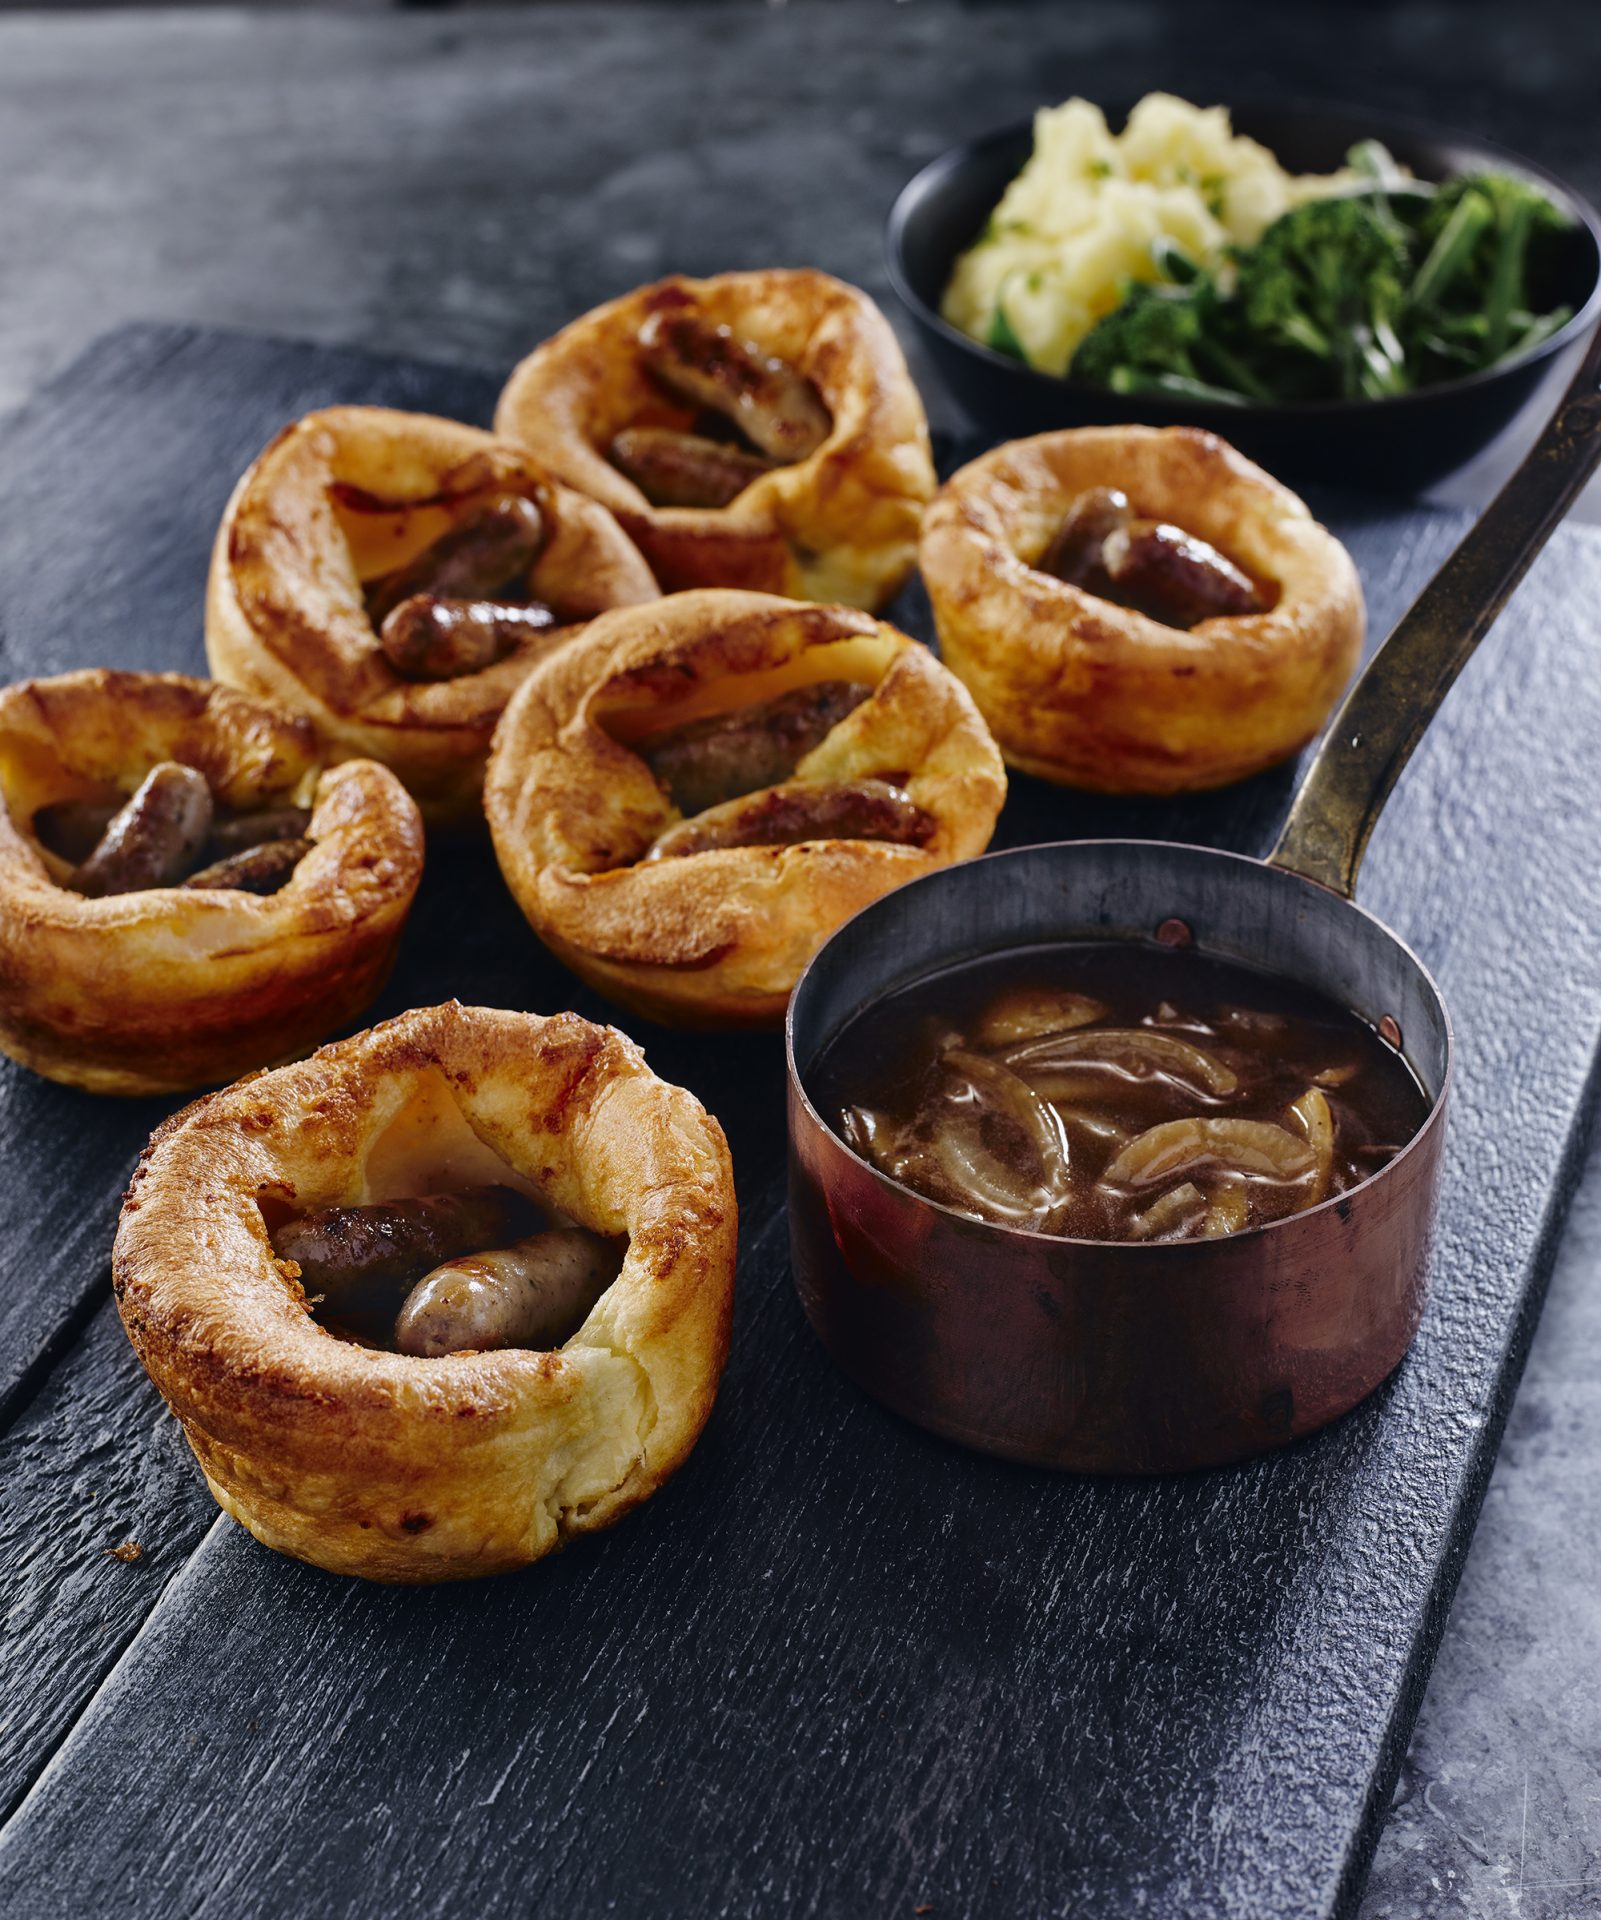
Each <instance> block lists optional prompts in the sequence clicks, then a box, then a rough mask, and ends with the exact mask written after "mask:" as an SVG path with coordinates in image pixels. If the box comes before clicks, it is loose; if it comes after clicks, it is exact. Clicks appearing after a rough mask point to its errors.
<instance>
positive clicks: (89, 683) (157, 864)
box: [0, 669, 423, 1094]
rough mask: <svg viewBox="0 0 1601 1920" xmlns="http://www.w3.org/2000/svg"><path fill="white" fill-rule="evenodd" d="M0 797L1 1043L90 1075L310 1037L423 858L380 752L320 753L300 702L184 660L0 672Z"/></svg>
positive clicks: (351, 991) (165, 1070)
mask: <svg viewBox="0 0 1601 1920" xmlns="http://www.w3.org/2000/svg"><path fill="white" fill-rule="evenodd" d="M130 796H132V798H130ZM0 801H3V806H0V1048H3V1049H4V1051H5V1052H6V1053H8V1054H10V1055H11V1057H12V1058H13V1059H14V1060H20V1061H21V1062H22V1064H23V1065H24V1066H26V1067H31V1068H32V1069H33V1070H34V1072H36V1073H42V1074H46V1075H48V1076H49V1078H50V1079H52V1080H61V1081H65V1082H66V1083H67V1084H68V1085H69V1086H77V1087H85V1088H87V1089H89V1091H90V1092H93V1093H124V1094H133V1093H168V1092H175V1091H180V1090H186V1089H189V1088H193V1087H198V1086H205V1085H207V1084H210V1083H214V1082H217V1081H220V1080H227V1079H231V1078H232V1077H233V1076H235V1075H236V1074H240V1073H243V1072H246V1071H247V1070H248V1069H250V1068H253V1067H259V1066H262V1065H264V1064H265V1063H266V1062H268V1061H271V1060H282V1059H286V1058H288V1057H290V1056H291V1055H293V1054H295V1053H297V1052H303V1051H304V1050H305V1049H306V1048H308V1047H311V1046H314V1045H316V1043H317V1042H318V1041H319V1040H322V1039H325V1038H326V1037H327V1035H328V1034H329V1033H331V1032H332V1031H333V1030H334V1029H335V1028H336V1027H338V1026H341V1025H342V1024H343V1023H344V1022H345V1021H347V1020H349V1019H351V1018H352V1017H353V1016H354V1015H355V1014H357V1013H359V1012H360V1011H361V1009H362V1008H363V1007H365V1006H366V1005H367V1003H368V1002H369V1001H370V1000H371V999H372V997H373V995H374V994H375V993H376V992H377V991H378V988H379V987H380V986H381V985H382V983H383V980H384V978H385V976H386V974H387V973H388V971H389V966H390V962H391V960H392V959H393V957H394V952H395V948H396V945H397V943H398V942H399V939H400V933H401V929H402V927H403V926H404V925H405V920H406V914H407V912H408V911H409V910H410V907H411V902H412V896H413V895H414V894H415V893H416V891H417V882H418V880H419V879H420V877H421V875H422V863H423V835H422V822H421V820H420V819H419V817H418V814H417V808H416V806H415V805H414V804H413V802H412V800H411V799H410V797H409V796H408V794H407V793H406V791H405V789H404V788H403V787H402V786H401V784H400V782H399V781H398V780H396V779H395V777H394V775H393V774H391V773H390V772H388V771H387V769H385V768H383V767H379V766H374V765H373V763H372V762H371V761H370V760H355V761H350V762H348V763H347V764H345V765H343V766H339V767H335V768H333V769H332V770H331V771H327V772H324V771H323V769H322V760H321V756H320V753H319V749H318V744H317V739H316V734H315V732H314V730H313V728H312V726H311V724H310V723H309V722H308V721H306V720H304V719H302V718H300V717H299V716H298V715H294V714H286V713H281V712H278V711H277V710H275V709H274V708H272V707H268V706H264V705H262V703H261V702H259V701H256V700H251V699H247V698H246V697H245V696H244V695H243V694H238V693H233V692H230V691H229V690H228V689H227V688H225V687H216V686H212V685H210V684H209V683H208V682H206V681H203V680H190V679H185V678H184V677H182V676H181V675H178V674H143V673H112V672H107V671H104V670H102V669H96V670H93V671H90V672H86V673H68V674H63V675H61V676H60V678H58V679H53V680H28V681H23V682H21V683H19V684H18V685H16V686H11V687H7V688H5V689H4V690H0Z"/></svg>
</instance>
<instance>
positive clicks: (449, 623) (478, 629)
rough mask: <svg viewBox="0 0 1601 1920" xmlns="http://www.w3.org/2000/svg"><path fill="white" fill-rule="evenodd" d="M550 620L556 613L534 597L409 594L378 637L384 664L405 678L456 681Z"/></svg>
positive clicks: (480, 668) (514, 646)
mask: <svg viewBox="0 0 1601 1920" xmlns="http://www.w3.org/2000/svg"><path fill="white" fill-rule="evenodd" d="M555 625H556V615H555V614H554V613H553V612H552V611H551V609H550V608H549V607H547V606H545V605H544V604H543V603H542V602H539V601H530V602H529V603H528V604H527V605H520V604H517V603H515V602H511V601H501V600H441V599H439V598H437V597H436V596H435V595H434V594H431V593H414V594H413V595H412V597H411V598H410V599H409V600H402V601H401V603H400V605H399V606H398V607H395V608H394V609H393V610H392V611H391V612H390V613H389V614H388V615H387V617H386V618H385V620H384V624H383V626H382V628H381V629H380V630H379V634H378V641H379V644H380V645H381V646H382V648H383V650H384V652H385V653H386V654H387V655H388V657H389V664H390V665H391V666H392V667H393V668H394V669H395V671H396V673H403V674H404V675H405V676H406V678H407V679H408V680H459V679H460V678H461V677H462V675H463V674H468V673H481V672H482V671H483V669H484V668H485V667H492V666H493V665H494V664H495V662H496V661H497V660H499V659H502V658H504V656H505V655H506V654H508V653H512V652H514V651H515V650H516V649H517V648H518V647H519V646H521V645H522V643H523V642H524V641H525V640H529V639H532V638H533V637H534V636H535V635H537V634H541V633H548V632H549V631H550V630H551V628H552V627H554V626H555Z"/></svg>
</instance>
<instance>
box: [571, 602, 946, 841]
mask: <svg viewBox="0 0 1601 1920" xmlns="http://www.w3.org/2000/svg"><path fill="white" fill-rule="evenodd" d="M886 665H887V659H886V658H885V656H884V650H883V648H882V646H881V645H878V644H875V643H873V642H871V641H866V640H852V641H845V642H837V643H834V644H832V645H827V646H820V647H814V648H811V649H808V651H807V652H806V653H805V654H803V655H802V656H800V658H799V659H798V660H795V661H791V662H788V663H786V664H785V665H784V666H782V667H780V668H774V669H771V670H768V671H764V672H759V673H746V674H727V675H722V676H719V677H716V678H713V679H710V680H707V681H702V682H700V683H698V684H697V685H695V686H694V687H693V688H690V689H688V690H686V691H684V692H683V693H681V694H680V695H679V696H678V697H677V698H671V697H669V698H668V699H667V700H665V701H663V702H659V703H658V704H656V705H655V706H653V707H651V708H649V709H645V708H643V707H641V706H638V705H635V704H632V703H626V704H625V703H622V702H613V703H611V704H607V703H605V702H601V703H598V704H597V707H596V709H595V717H596V718H597V719H598V720H599V721H600V723H601V725H602V726H603V727H605V728H606V730H607V731H608V732H609V733H611V735H612V737H613V738H614V739H617V740H618V741H619V743H620V744H623V745H626V746H628V747H629V748H630V749H631V750H632V751H633V752H635V753H637V754H638V755H639V756H640V758H641V759H643V760H644V762H645V764H646V765H647V766H648V767H649V768H650V770H651V772H652V773H653V774H654V775H655V777H656V781H657V784H658V785H659V786H660V787H661V789H662V791H663V792H664V794H665V795H666V796H667V797H668V798H669V799H670V800H671V801H672V803H673V805H674V807H675V808H676V809H677V810H678V811H679V813H680V814H681V815H682V816H684V817H683V818H682V819H680V820H679V821H678V822H676V823H675V824H673V825H671V826H669V827H667V828H666V829H665V830H664V831H663V832H662V833H661V834H659V835H658V836H657V838H656V840H655V841H654V843H653V844H652V846H651V847H650V849H649V851H648V852H647V854H646V858H647V859H649V860H653V861H654V860H661V859H677V858H683V857H685V856H687V855H689V854H693V853H708V852H713V851H716V850H718V849H725V848H732V847H760V846H793V845H798V844H801V843H803V842H806V841H811V840H889V841H895V842H899V843H902V844H911V845H919V846H921V845H924V844H926V842H927V841H928V840H929V839H930V838H931V837H932V834H933V832H934V821H933V819H932V818H931V816H930V815H929V814H927V813H926V812H925V811H924V810H923V809H922V808H921V807H919V806H917V805H916V804H915V802H913V801H912V800H911V798H910V797H909V795H907V794H906V793H905V791H904V790H903V787H902V785H901V783H902V782H903V781H904V780H905V778H906V777H907V776H906V773H905V772H904V771H901V772H897V773H894V774H879V775H873V776H866V777H834V778H820V777H816V776H813V777H809V778H802V777H798V776H799V769H800V767H801V765H802V763H803V762H804V761H805V760H806V758H807V756H808V755H809V754H811V753H813V752H814V751H815V750H816V749H817V748H818V747H820V746H821V745H822V743H823V742H824V741H825V740H826V739H827V738H828V736H829V735H830V734H831V733H832V732H833V731H834V729H835V728H836V727H837V726H839V725H840V724H841V722H842V721H844V720H846V719H848V718H849V716H850V715H851V714H852V713H854V712H855V710H856V708H857V707H859V706H861V705H862V704H863V702H865V701H866V700H868V699H870V698H871V697H872V693H873V687H874V685H875V684H876V682H877V681H878V680H879V679H880V678H881V677H882V674H883V672H884V669H885V667H886ZM831 668H832V672H831V671H830V669H831Z"/></svg>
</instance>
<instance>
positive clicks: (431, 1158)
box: [263, 1072, 625, 1358]
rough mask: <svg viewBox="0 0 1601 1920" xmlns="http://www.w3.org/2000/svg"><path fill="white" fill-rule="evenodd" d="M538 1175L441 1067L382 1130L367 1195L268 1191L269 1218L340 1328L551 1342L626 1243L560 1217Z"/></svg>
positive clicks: (404, 1339)
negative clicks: (519, 1163) (458, 1095)
mask: <svg viewBox="0 0 1601 1920" xmlns="http://www.w3.org/2000/svg"><path fill="white" fill-rule="evenodd" d="M529 1185H530V1183H529V1182H527V1181H524V1180H522V1179H521V1178H520V1176H518V1175H517V1174H516V1173H515V1172H514V1170H513V1169H512V1168H511V1167H510V1166H509V1165H508V1164H507V1163H506V1162H505V1161H504V1160H502V1159H501V1157H500V1156H499V1155H498V1154H496V1153H495V1152H494V1151H493V1149H492V1148H490V1147H488V1146H487V1145H485V1143H484V1142H483V1141H482V1140H480V1139H479V1138H478V1136H477V1135H476V1134H475V1133H474V1132H473V1130H472V1129H471V1127H470V1126H469V1125H468V1124H467V1122H466V1119H465V1117H464V1116H463V1114H462V1112H461V1109H460V1107H459V1106H458V1104H457V1102H456V1100H455V1099H454V1097H453V1095H452V1094H451V1092H450V1089H449V1087H448V1085H447V1084H446V1082H445V1080H444V1076H443V1075H442V1074H439V1073H437V1072H434V1073H430V1074H427V1075H424V1076H423V1077H422V1078H421V1079H420V1081H419V1082H418V1083H417V1084H416V1086H415V1087H414V1088H413V1089H412V1091H411V1093H410V1095H409V1097H408V1098H407V1100H406V1101H405V1103H404V1104H403V1105H402V1107H401V1108H400V1110H399V1111H398V1112H397V1113H396V1115H395V1116H394V1117H393V1119H391V1121H390V1122H389V1124H388V1125H387V1126H386V1127H385V1128H383V1129H382V1131H381V1132H380V1133H379V1134H378V1135H377V1136H376V1137H375V1138H374V1140H373V1141H372V1143H371V1145H370V1146H369V1148H368V1151H367V1153H366V1156H365V1158H364V1160H363V1162H362V1167H361V1171H360V1176H359V1179H358V1181H357V1183H356V1187H355V1192H356V1194H357V1196H358V1197H356V1198H354V1199H352V1200H351V1201H349V1202H345V1203H339V1204H335V1205H330V1206H325V1207H320V1208H315V1209H312V1210H310V1211H308V1212H305V1213H291V1212H289V1211H288V1210H287V1209H285V1208H284V1207H283V1206H282V1205H281V1204H274V1203H273V1202H272V1199H271V1197H270V1196H264V1199H263V1218H264V1219H265V1220H266V1221H267V1225H268V1229H269V1236H270V1239H271V1243H272V1248H273V1252H274V1254H275V1255H276V1257H277V1258H278V1259H279V1260H280V1261H283V1262H286V1263H287V1262H293V1264H294V1267H295V1269H296V1272H297V1275H298V1279H299V1283H300V1287H301V1289H302V1291H303V1293H304V1295H305V1299H306V1305H307V1309H308V1311H309V1312H310V1313H311V1316H312V1318H313V1319H314V1320H316V1321H317V1323H318V1324H319V1325H320V1326H321V1327H322V1328H323V1330H324V1331H325V1332H327V1333H330V1334H332V1335H334V1336H335V1337H336V1338H339V1339H343V1340H349V1341H353V1342H355V1343H356V1344H358V1345H363V1346H371V1347H379V1348H384V1349H386V1350H389V1351H392V1352H399V1353H406V1354H411V1355H413V1356H415V1357H419V1358H428V1357H437V1356H439V1355H443V1354H447V1353H465V1352H479V1351H483V1350H486V1349H491V1348H500V1347H528V1348H534V1349H537V1350H540V1351H548V1350H550V1349H552V1348H555V1347H559V1346H561V1345H562V1344H563V1343H564V1342H565V1341H567V1340H568V1339H570V1338H571V1337H572V1335H573V1334H574V1333H576V1332H577V1330H578V1329H579V1327H580V1326H582V1325H583V1323H584V1321H585V1320H586V1319H587V1318H588V1316H589V1313H590V1311H591V1309H592V1308H593V1307H594V1305H595V1302H596V1301H597V1300H598V1299H599V1298H600V1296H601V1294H603V1293H604V1292H605V1291H606V1289H607V1287H609V1286H610V1285H611V1283H612V1282H613V1281H614V1280H615V1279H616V1277H617V1275H618V1272H619V1271H620V1269H621V1266H622V1260H623V1254H624V1251H625V1243H624V1242H622V1241H618V1240H613V1239H609V1238H607V1237H605V1236H603V1235H600V1234H595V1233H590V1232H587V1231H586V1230H584V1229H583V1228H580V1227H577V1226H575V1225H574V1224H573V1223H572V1222H571V1221H569V1220H564V1219H562V1218H560V1217H559V1216H558V1215H556V1214H555V1213H554V1212H553V1211H552V1210H551V1209H550V1207H549V1206H548V1205H547V1204H544V1203H542V1202H540V1201H538V1200H535V1199H534V1198H533V1197H531V1195H530V1193H529V1191H528V1188H529Z"/></svg>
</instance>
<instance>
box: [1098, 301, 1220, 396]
mask: <svg viewBox="0 0 1601 1920" xmlns="http://www.w3.org/2000/svg"><path fill="white" fill-rule="evenodd" d="M1196 284H1197V285H1199V283H1198V282H1197V283H1196ZM1200 334H1201V312H1200V303H1199V302H1198V301H1197V299H1196V298H1195V296H1194V293H1193V291H1192V289H1190V288H1188V287H1186V288H1183V289H1180V288H1177V287H1152V286H1147V285H1145V284H1144V283H1143V282H1140V281H1135V282H1132V283H1131V284H1130V285H1129V286H1128V288H1127V289H1126V291H1125V292H1124V295H1123V299H1122V302H1121V304H1120V305H1118V306H1116V307H1114V308H1113V309H1112V311H1111V312H1110V313H1109V314H1107V315H1106V316H1105V318H1104V319H1102V320H1099V321H1097V322H1096V324H1095V325H1094V326H1093V327H1092V328H1091V329H1090V331H1089V332H1088V333H1087V334H1086V335H1085V336H1084V338H1083V340H1081V341H1080V342H1079V346H1078V351H1077V352H1076V353H1075V354H1074V355H1073V359H1072V363H1071V365H1070V366H1069V368H1068V372H1069V373H1070V374H1071V375H1072V376H1073V378H1074V379H1075V380H1093V381H1094V382H1095V383H1096V384H1097V385H1098V386H1103V387H1109V386H1111V385H1112V376H1113V374H1114V373H1116V371H1117V370H1118V368H1119V367H1130V368H1133V369H1134V370H1136V371H1137V372H1140V373H1179V374H1183V375H1185V376H1186V377H1187V378H1189V379H1198V378H1199V377H1200V376H1199V371H1198V369H1197V368H1196V365H1195V362H1194V361H1193V359H1192V358H1191V350H1192V348H1193V347H1194V345H1195V343H1196V341H1197V340H1198V339H1199V338H1200Z"/></svg>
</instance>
